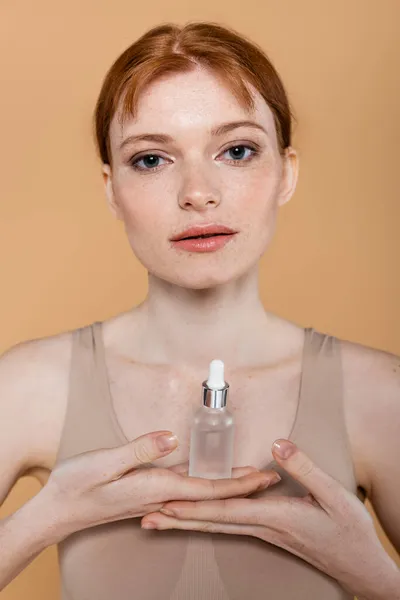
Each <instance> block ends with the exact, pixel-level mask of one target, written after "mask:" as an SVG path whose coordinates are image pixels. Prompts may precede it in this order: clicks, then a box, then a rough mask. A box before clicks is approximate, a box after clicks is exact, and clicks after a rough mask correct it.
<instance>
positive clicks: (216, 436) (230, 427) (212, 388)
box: [189, 360, 235, 479]
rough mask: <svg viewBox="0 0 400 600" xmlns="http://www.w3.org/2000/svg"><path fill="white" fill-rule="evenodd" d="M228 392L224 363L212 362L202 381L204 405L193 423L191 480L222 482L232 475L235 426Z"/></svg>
mask: <svg viewBox="0 0 400 600" xmlns="http://www.w3.org/2000/svg"><path fill="white" fill-rule="evenodd" d="M228 389H229V384H227V383H226V382H225V381H224V363H223V362H222V361H220V360H213V361H212V362H211V364H210V374H209V378H208V380H207V381H204V382H203V404H202V406H201V407H200V408H199V409H198V410H197V411H196V413H195V415H194V418H193V423H192V429H191V436H190V452H189V476H190V477H204V478H208V479H225V478H229V477H231V476H232V466H233V450H234V435H235V423H234V418H233V415H232V413H231V412H230V411H229V410H228V409H227V408H226V401H227V396H228Z"/></svg>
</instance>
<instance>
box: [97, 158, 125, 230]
mask: <svg viewBox="0 0 400 600" xmlns="http://www.w3.org/2000/svg"><path fill="white" fill-rule="evenodd" d="M102 173H103V181H104V187H105V192H106V197H107V204H108V208H109V209H110V211H111V213H112V215H113V216H114V217H115V218H116V219H118V220H119V221H123V216H122V212H121V209H120V207H119V206H118V203H117V201H116V199H115V195H114V188H113V184H112V171H111V167H110V165H107V164H105V163H104V164H103V167H102Z"/></svg>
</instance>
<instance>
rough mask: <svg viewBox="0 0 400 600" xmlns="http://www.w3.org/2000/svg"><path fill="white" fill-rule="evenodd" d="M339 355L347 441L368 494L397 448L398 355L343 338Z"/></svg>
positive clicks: (399, 436)
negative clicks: (340, 358) (341, 367)
mask: <svg viewBox="0 0 400 600" xmlns="http://www.w3.org/2000/svg"><path fill="white" fill-rule="evenodd" d="M341 355H342V365H343V385H344V405H345V413H346V422H347V426H348V431H349V437H350V443H351V446H352V450H353V456H354V461H355V466H356V470H357V474H358V479H359V482H360V485H362V487H364V489H365V490H366V492H367V494H368V495H369V496H371V495H372V493H373V488H374V487H375V489H377V482H378V480H379V478H380V477H381V475H380V474H379V473H380V472H382V470H383V469H386V471H387V470H388V466H389V462H390V458H389V457H390V456H393V457H394V456H399V452H400V357H399V356H397V355H395V354H392V353H390V352H385V351H383V350H377V349H374V348H370V347H367V346H363V345H361V344H357V343H352V342H349V341H343V340H342V341H341ZM391 475H392V476H394V475H395V474H394V473H392V474H391ZM399 475H400V472H399V473H397V476H399Z"/></svg>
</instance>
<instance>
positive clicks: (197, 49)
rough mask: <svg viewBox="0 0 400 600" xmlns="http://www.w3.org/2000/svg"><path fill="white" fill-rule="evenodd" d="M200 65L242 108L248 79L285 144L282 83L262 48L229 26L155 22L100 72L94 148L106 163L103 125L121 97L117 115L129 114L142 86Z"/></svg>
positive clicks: (287, 118) (247, 99)
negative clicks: (213, 75) (152, 26)
mask: <svg viewBox="0 0 400 600" xmlns="http://www.w3.org/2000/svg"><path fill="white" fill-rule="evenodd" d="M199 66H201V67H205V68H207V69H208V70H211V71H212V72H213V73H214V74H215V75H217V76H218V77H219V78H220V80H221V81H222V82H223V83H224V84H225V85H227V86H228V87H229V89H230V90H231V91H232V93H233V94H234V95H235V97H236V98H237V100H238V102H239V103H240V104H241V105H242V106H243V107H244V108H245V109H247V110H251V109H253V108H254V102H253V98H252V96H251V93H250V91H249V89H248V87H247V86H246V83H250V84H252V85H253V86H254V88H255V89H256V90H257V91H258V92H259V93H260V95H261V96H262V97H263V98H264V100H265V101H266V103H267V104H268V106H269V107H270V109H271V111H272V113H273V116H274V121H275V127H276V132H277V138H278V145H279V150H280V152H281V153H283V151H284V149H285V148H287V147H288V146H290V145H291V135H292V118H293V115H292V112H291V109H290V106H289V101H288V97H287V94H286V91H285V89H284V86H283V83H282V81H281V79H280V77H279V75H278V73H277V71H276V69H275V68H274V66H273V65H272V63H271V62H270V60H269V59H268V57H267V56H266V54H265V53H264V52H263V50H262V49H261V48H260V47H258V46H257V45H256V44H255V43H253V42H251V41H250V40H247V39H246V38H245V37H244V36H242V35H240V34H239V33H237V32H236V31H234V30H233V29H230V28H226V27H223V26H222V25H219V24H217V23H208V22H194V23H188V24H186V25H185V26H183V27H180V26H178V25H175V24H168V23H167V24H163V25H158V26H157V27H154V28H152V29H150V30H149V31H147V32H146V33H145V34H143V35H142V36H141V37H140V38H139V39H138V40H136V42H134V43H133V44H132V45H131V46H129V48H127V49H126V50H125V51H124V52H123V53H122V54H121V55H120V56H119V57H118V58H117V59H116V61H115V62H114V64H113V65H112V66H111V68H110V69H109V71H108V73H107V74H106V76H105V79H104V82H103V85H102V88H101V91H100V95H99V97H98V100H97V103H96V109H95V113H94V127H95V137H96V143H97V149H98V152H99V155H100V158H101V160H102V162H103V163H106V164H111V153H110V143H109V131H110V124H111V121H112V119H113V117H114V115H115V113H116V111H117V110H118V107H119V104H120V101H121V99H122V110H121V119H122V120H123V119H125V118H126V117H127V116H129V115H132V116H134V115H135V110H136V107H137V103H138V99H139V96H140V94H141V92H142V91H143V90H144V88H145V87H146V86H148V85H150V84H151V83H152V82H154V81H155V80H156V79H158V78H160V77H162V76H164V75H167V74H172V73H185V72H189V71H192V70H194V69H196V68H197V67H199Z"/></svg>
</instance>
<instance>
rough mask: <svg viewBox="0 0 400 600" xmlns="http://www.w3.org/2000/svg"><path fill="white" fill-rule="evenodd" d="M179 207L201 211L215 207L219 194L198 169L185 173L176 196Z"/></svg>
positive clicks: (218, 202) (217, 203)
mask: <svg viewBox="0 0 400 600" xmlns="http://www.w3.org/2000/svg"><path fill="white" fill-rule="evenodd" d="M178 202H179V206H180V207H181V208H182V209H184V210H197V211H203V210H207V209H208V208H215V207H217V206H218V205H219V204H220V202H221V198H220V194H219V192H218V190H217V189H216V187H215V185H214V184H213V183H212V182H211V181H210V177H208V176H207V174H205V173H203V172H201V169H200V168H199V167H198V168H197V169H196V170H195V169H194V168H192V169H191V171H190V173H188V172H186V175H185V177H184V180H183V183H182V186H181V189H180V191H179V194H178Z"/></svg>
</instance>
